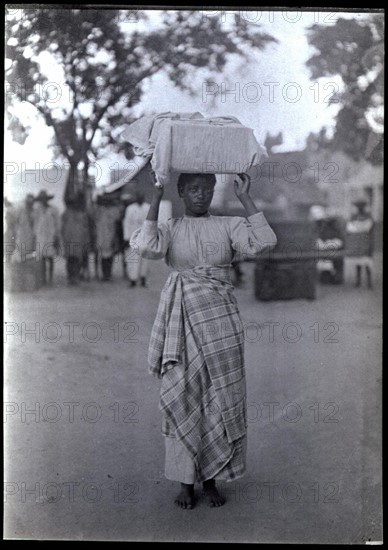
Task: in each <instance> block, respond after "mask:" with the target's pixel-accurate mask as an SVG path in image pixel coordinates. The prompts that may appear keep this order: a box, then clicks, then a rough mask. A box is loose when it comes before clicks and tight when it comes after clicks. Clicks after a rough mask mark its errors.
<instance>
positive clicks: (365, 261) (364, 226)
mask: <svg viewBox="0 0 388 550" xmlns="http://www.w3.org/2000/svg"><path fill="white" fill-rule="evenodd" d="M353 205H354V206H355V207H356V212H355V213H354V214H353V215H352V216H351V218H350V220H349V221H348V223H347V224H346V233H347V239H346V240H347V246H346V248H347V258H346V262H347V264H348V266H351V267H355V268H356V280H355V286H356V287H360V286H361V275H362V268H363V267H364V268H365V273H366V282H367V286H368V288H372V284H373V283H372V279H373V269H374V265H373V252H374V221H373V218H372V216H371V215H370V213H369V212H368V211H367V209H366V208H367V205H368V202H367V201H366V200H365V199H357V200H355V201H353Z"/></svg>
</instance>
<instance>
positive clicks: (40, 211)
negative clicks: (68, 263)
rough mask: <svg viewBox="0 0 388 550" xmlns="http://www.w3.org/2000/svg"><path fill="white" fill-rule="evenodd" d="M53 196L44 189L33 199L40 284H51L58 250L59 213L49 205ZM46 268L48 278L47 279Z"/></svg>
mask: <svg viewBox="0 0 388 550" xmlns="http://www.w3.org/2000/svg"><path fill="white" fill-rule="evenodd" d="M53 198H54V195H49V194H48V193H47V192H46V191H45V190H44V189H43V190H42V191H40V192H39V194H38V196H37V197H36V198H35V202H36V203H37V204H36V208H35V215H34V229H35V237H36V247H37V252H38V255H39V257H40V258H41V260H42V283H43V284H46V283H48V284H50V285H51V284H52V282H53V275H54V257H55V256H56V255H57V252H58V248H59V236H60V222H59V212H58V210H57V208H56V207H55V206H52V205H50V204H49V201H50V200H51V199H53ZM47 267H48V277H47Z"/></svg>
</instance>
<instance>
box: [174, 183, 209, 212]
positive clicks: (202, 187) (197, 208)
mask: <svg viewBox="0 0 388 550" xmlns="http://www.w3.org/2000/svg"><path fill="white" fill-rule="evenodd" d="M213 194H214V183H209V182H208V181H207V180H206V179H205V178H203V177H201V176H198V177H195V178H193V179H192V180H191V181H189V182H187V183H185V185H184V186H183V189H182V190H181V191H180V193H179V195H180V197H181V198H182V199H183V201H184V203H185V206H186V214H188V215H189V216H203V215H204V214H207V211H208V210H209V207H210V204H211V202H212V199H213Z"/></svg>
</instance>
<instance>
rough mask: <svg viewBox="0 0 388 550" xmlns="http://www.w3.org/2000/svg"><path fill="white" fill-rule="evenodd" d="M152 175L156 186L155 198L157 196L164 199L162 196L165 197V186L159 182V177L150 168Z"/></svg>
mask: <svg viewBox="0 0 388 550" xmlns="http://www.w3.org/2000/svg"><path fill="white" fill-rule="evenodd" d="M149 171H150V174H151V179H152V182H153V184H154V196H157V197H160V198H162V195H163V192H164V187H163V185H162V184H161V183H160V182H159V181H158V177H157V175H156V174H155V172H154V171H153V170H152V168H151V166H150V169H149Z"/></svg>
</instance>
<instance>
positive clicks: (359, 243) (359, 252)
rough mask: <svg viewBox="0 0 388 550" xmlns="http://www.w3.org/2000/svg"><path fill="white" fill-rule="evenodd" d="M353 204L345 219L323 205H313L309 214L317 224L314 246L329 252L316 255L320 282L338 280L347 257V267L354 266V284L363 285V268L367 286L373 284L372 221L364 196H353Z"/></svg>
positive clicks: (332, 282) (342, 279) (335, 282)
mask: <svg viewBox="0 0 388 550" xmlns="http://www.w3.org/2000/svg"><path fill="white" fill-rule="evenodd" d="M353 206H354V209H355V211H354V212H353V213H352V215H351V216H350V219H349V220H347V221H345V220H344V219H343V218H341V217H339V216H334V215H330V214H329V213H328V212H327V211H326V209H325V208H323V207H322V206H313V207H312V209H311V211H310V216H311V219H312V220H313V221H314V222H315V223H316V227H317V233H318V238H317V248H318V250H320V251H322V252H325V251H327V252H329V254H328V256H329V257H328V258H324V254H323V255H322V256H323V257H322V258H321V257H320V258H319V260H318V263H317V268H318V273H319V277H320V281H321V282H322V283H325V284H327V283H331V284H341V283H343V281H344V264H345V259H346V263H347V265H348V267H349V269H352V270H354V271H353V272H354V274H355V278H354V284H355V286H356V287H360V286H361V285H362V279H363V277H362V274H363V272H364V273H365V282H366V286H367V287H368V288H372V287H373V271H374V262H373V253H374V240H375V235H374V228H375V224H374V221H373V218H372V216H371V214H370V212H369V211H368V209H367V207H368V203H367V201H366V200H365V199H358V200H355V201H354V202H353Z"/></svg>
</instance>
